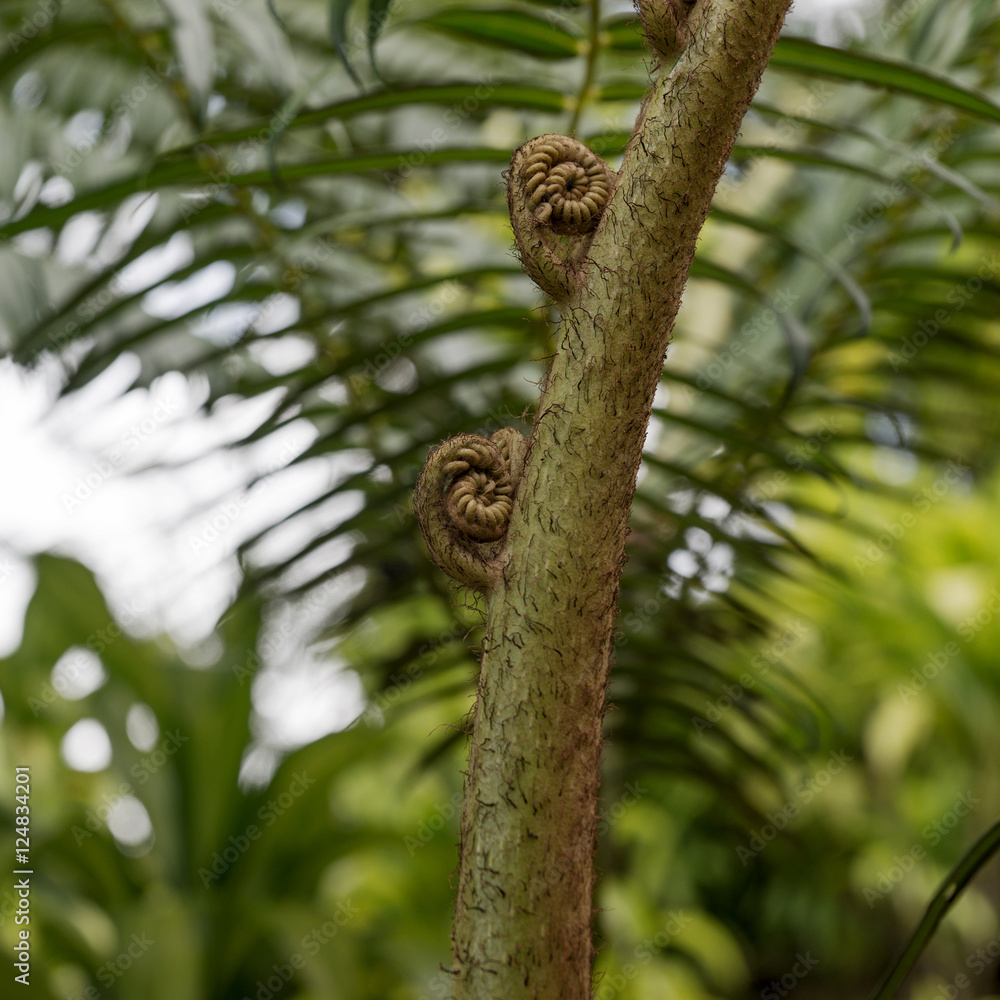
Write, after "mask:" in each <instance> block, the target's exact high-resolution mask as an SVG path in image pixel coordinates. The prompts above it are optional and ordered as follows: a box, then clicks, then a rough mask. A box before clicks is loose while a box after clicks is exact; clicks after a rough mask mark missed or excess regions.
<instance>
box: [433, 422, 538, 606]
mask: <svg viewBox="0 0 1000 1000" xmlns="http://www.w3.org/2000/svg"><path fill="white" fill-rule="evenodd" d="M526 450H527V444H526V442H525V440H524V438H523V437H522V436H521V434H520V432H519V431H517V430H514V428H512V427H504V428H501V429H500V430H499V431H497V432H496V434H494V435H493V436H492V437H490V438H485V437H481V436H480V435H478V434H459V435H458V436H457V437H453V438H449V439H448V440H447V441H445V442H444V444H442V445H440V446H439V447H438V448H437V449H435V450H434V451H432V452H431V454H430V455H429V456H428V458H427V462H426V464H425V465H424V469H423V472H421V474H420V479H419V480H418V482H417V488H416V490H414V493H413V506H414V510H415V512H416V515H417V520H418V521H419V523H420V530H421V532H422V533H423V536H424V540H425V541H426V542H427V548H428V550H429V552H430V555H431V558H432V559H433V560H434V562H435V563H436V564H437V565H438V566H439V567H440V568H441V569H443V570H444V571H445V572H446V573H447V574H448V575H449V576H451V577H453V578H454V579H456V580H458V581H459V582H460V583H463V584H465V585H466V586H469V587H474V588H476V589H477V590H490V589H491V588H492V587H493V586H494V584H495V583H496V581H497V580H498V579H499V575H500V573H501V572H502V571H503V563H504V559H505V555H504V546H503V544H502V543H503V539H504V536H505V535H506V533H507V525H508V524H509V523H510V517H511V514H512V512H513V509H514V498H515V494H516V491H517V484H518V481H519V480H520V478H521V471H522V469H523V468H524V456H525V451H526Z"/></svg>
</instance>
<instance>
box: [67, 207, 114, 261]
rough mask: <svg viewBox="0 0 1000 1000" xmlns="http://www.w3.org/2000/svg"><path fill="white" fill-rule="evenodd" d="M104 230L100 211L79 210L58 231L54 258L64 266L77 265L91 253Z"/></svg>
mask: <svg viewBox="0 0 1000 1000" xmlns="http://www.w3.org/2000/svg"><path fill="white" fill-rule="evenodd" d="M103 230H104V216H103V215H102V214H101V213H100V212H80V213H78V214H77V215H74V216H73V218H72V219H70V220H69V222H67V223H66V225H65V226H63V227H62V231H61V232H60V233H59V241H58V242H57V243H56V258H57V259H58V261H59V263H60V264H63V265H65V266H66V267H79V266H80V265H82V264H84V263H85V262H86V261H87V258H88V257H89V256H90V255H91V254H92V253H93V251H94V247H96V246H97V241H98V240H99V239H100V238H101V233H102V232H103Z"/></svg>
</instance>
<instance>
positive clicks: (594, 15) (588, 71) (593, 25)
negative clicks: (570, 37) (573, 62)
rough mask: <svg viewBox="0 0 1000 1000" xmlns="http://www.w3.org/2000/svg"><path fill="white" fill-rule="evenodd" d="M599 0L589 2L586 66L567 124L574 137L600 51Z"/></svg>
mask: <svg viewBox="0 0 1000 1000" xmlns="http://www.w3.org/2000/svg"><path fill="white" fill-rule="evenodd" d="M600 32H601V0H590V25H589V30H588V32H587V40H588V42H589V43H590V48H589V49H588V50H587V66H586V68H585V69H584V71H583V82H582V83H581V84H580V89H579V91H578V92H577V95H576V107H575V108H574V109H573V117H572V118H571V119H570V122H569V129H568V130H567V134H568V135H571V136H573V137H574V138H575V137H576V130H577V128H579V126H580V116H581V115H582V114H583V102H584V101H585V100H586V99H587V91H588V90H590V87H591V84H592V83H593V82H594V76H595V74H596V72H597V55H598V53H599V52H600V50H601V43H600Z"/></svg>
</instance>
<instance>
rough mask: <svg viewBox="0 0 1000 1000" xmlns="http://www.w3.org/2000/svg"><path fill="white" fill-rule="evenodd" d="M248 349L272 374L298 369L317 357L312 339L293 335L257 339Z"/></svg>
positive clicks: (252, 356)
mask: <svg viewBox="0 0 1000 1000" xmlns="http://www.w3.org/2000/svg"><path fill="white" fill-rule="evenodd" d="M296 318H297V317H296ZM248 351H249V354H250V357H251V358H253V359H254V361H256V362H257V364H259V365H260V366H261V367H262V368H263V369H264V370H265V371H268V372H270V373H271V374H272V375H287V374H288V373H289V372H294V371H297V370H298V369H299V368H302V367H303V366H304V365H307V364H308V363H309V362H310V361H312V360H313V359H314V358H315V357H316V345H315V344H314V343H313V342H312V341H311V340H307V339H306V338H305V337H296V336H292V335H286V336H284V337H282V338H281V339H280V340H258V341H255V342H253V343H252V344H250V345H249V349H248Z"/></svg>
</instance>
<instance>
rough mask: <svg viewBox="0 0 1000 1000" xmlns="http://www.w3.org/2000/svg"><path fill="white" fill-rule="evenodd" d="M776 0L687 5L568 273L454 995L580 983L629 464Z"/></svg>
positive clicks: (587, 944)
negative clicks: (679, 33) (676, 45)
mask: <svg viewBox="0 0 1000 1000" xmlns="http://www.w3.org/2000/svg"><path fill="white" fill-rule="evenodd" d="M644 2H651V0H644ZM789 5H790V0H700V2H698V3H697V4H695V5H694V6H693V7H692V8H691V11H690V18H689V21H688V24H687V38H688V47H687V49H686V50H685V51H684V53H683V54H682V55H681V57H680V59H679V60H678V62H677V64H676V66H675V67H674V69H673V71H672V72H670V73H669V74H665V73H662V74H661V75H660V77H659V79H658V80H657V82H656V83H655V85H654V88H653V90H652V92H651V94H650V95H649V97H648V99H647V101H646V103H645V105H644V108H643V113H642V115H641V116H640V120H639V122H638V124H637V126H636V130H635V133H634V134H633V136H632V139H631V142H630V143H629V146H628V149H627V152H626V156H625V160H624V163H623V165H622V168H621V170H620V171H619V173H618V175H617V179H616V182H615V184H614V189H613V192H612V195H611V198H610V201H609V202H608V204H607V206H606V207H605V208H604V209H603V212H602V215H601V218H600V222H599V225H597V227H596V230H595V231H594V232H593V234H592V236H589V237H588V239H592V242H590V244H589V247H588V248H587V254H586V257H585V258H584V259H583V260H582V262H581V264H580V267H579V280H576V279H575V278H574V281H573V282H572V283H571V284H570V285H569V286H567V290H568V291H569V292H570V294H569V295H568V296H567V298H566V299H565V302H564V304H563V316H562V321H561V325H560V327H559V336H558V351H557V354H556V356H555V358H554V360H553V362H552V366H551V368H550V371H549V374H548V378H547V381H546V385H545V390H544V393H543V396H542V399H541V402H540V405H539V409H538V412H537V415H536V419H535V423H534V428H533V432H532V436H531V440H530V445H529V450H528V456H527V461H526V464H525V467H524V472H523V475H522V478H521V480H520V484H519V486H518V490H517V497H516V502H515V504H514V506H513V511H512V515H511V520H510V523H509V527H508V529H507V535H506V539H505V543H504V545H505V548H504V552H505V563H504V565H503V566H502V568H501V571H500V572H499V573H498V575H497V577H496V579H495V583H493V585H492V586H491V588H490V589H489V590H488V591H487V594H488V599H487V607H488V612H487V633H486V639H485V642H484V645H483V660H482V671H481V675H480V682H479V692H478V701H477V706H476V714H475V725H474V732H473V737H472V747H471V753H470V759H469V771H468V776H467V780H466V791H465V805H464V811H463V815H462V844H461V858H460V869H459V887H458V900H457V910H456V918H455V927H454V934H453V943H454V973H455V980H454V995H455V997H456V998H457V1000H487V998H489V1000H497V998H515V997H516V998H518V1000H522V998H523V1000H528V998H537V1000H542V998H545V1000H589V998H590V995H591V962H592V958H593V949H592V942H591V935H592V931H591V926H592V918H593V903H592V885H593V855H594V839H595V828H596V818H597V793H598V781H599V777H598V775H599V764H600V751H601V720H602V717H603V714H604V706H605V692H606V688H607V683H608V672H609V668H610V658H611V646H612V633H613V629H614V621H615V616H616V609H617V602H618V586H619V580H620V577H621V570H622V565H623V563H624V561H625V537H626V534H627V528H628V516H629V510H630V507H631V503H632V497H633V493H634V491H635V480H636V474H637V471H638V468H639V460H640V456H641V452H642V445H643V441H644V439H645V435H646V428H647V424H648V421H649V415H650V408H651V406H652V402H653V395H654V393H655V391H656V387H657V384H658V382H659V378H660V372H661V368H662V363H663V357H664V354H665V351H666V348H667V344H668V341H669V338H670V333H671V330H672V327H673V322H674V318H675V316H676V314H677V309H678V306H679V304H680V298H681V292H682V290H683V288H684V284H685V281H686V280H687V275H688V270H689V268H690V265H691V261H692V259H693V257H694V250H695V243H696V240H697V237H698V234H699V232H700V230H701V227H702V224H703V223H704V220H705V217H706V215H707V214H708V210H709V206H710V204H711V199H712V194H713V192H714V190H715V185H716V183H717V181H718V179H719V177H720V175H721V174H722V171H723V168H724V166H725V163H726V160H727V158H728V156H729V153H730V151H731V149H732V145H733V142H734V141H735V138H736V134H737V132H738V130H739V127H740V123H741V121H742V119H743V116H744V114H745V113H746V110H747V108H748V107H749V104H750V100H751V98H752V96H753V94H754V93H755V91H756V89H757V85H758V83H759V80H760V76H761V73H762V72H763V70H764V67H765V65H766V63H767V60H768V58H769V56H770V53H771V51H772V49H773V46H774V43H775V41H776V40H777V37H778V31H779V29H780V26H781V23H782V21H783V19H784V16H785V13H786V11H787V9H788V7H789ZM516 182H517V178H516V176H515V172H514V171H512V173H511V183H512V184H514V183H516ZM516 196H517V192H513V193H512V197H516ZM512 211H513V202H512ZM520 249H521V253H522V256H526V255H527V254H529V253H530V252H531V251H530V247H528V246H525V245H522V246H521V247H520ZM526 268H527V269H528V271H529V273H531V271H532V268H531V266H530V262H528V261H526ZM573 270H574V274H575V272H576V268H575V267H574V269H573Z"/></svg>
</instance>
